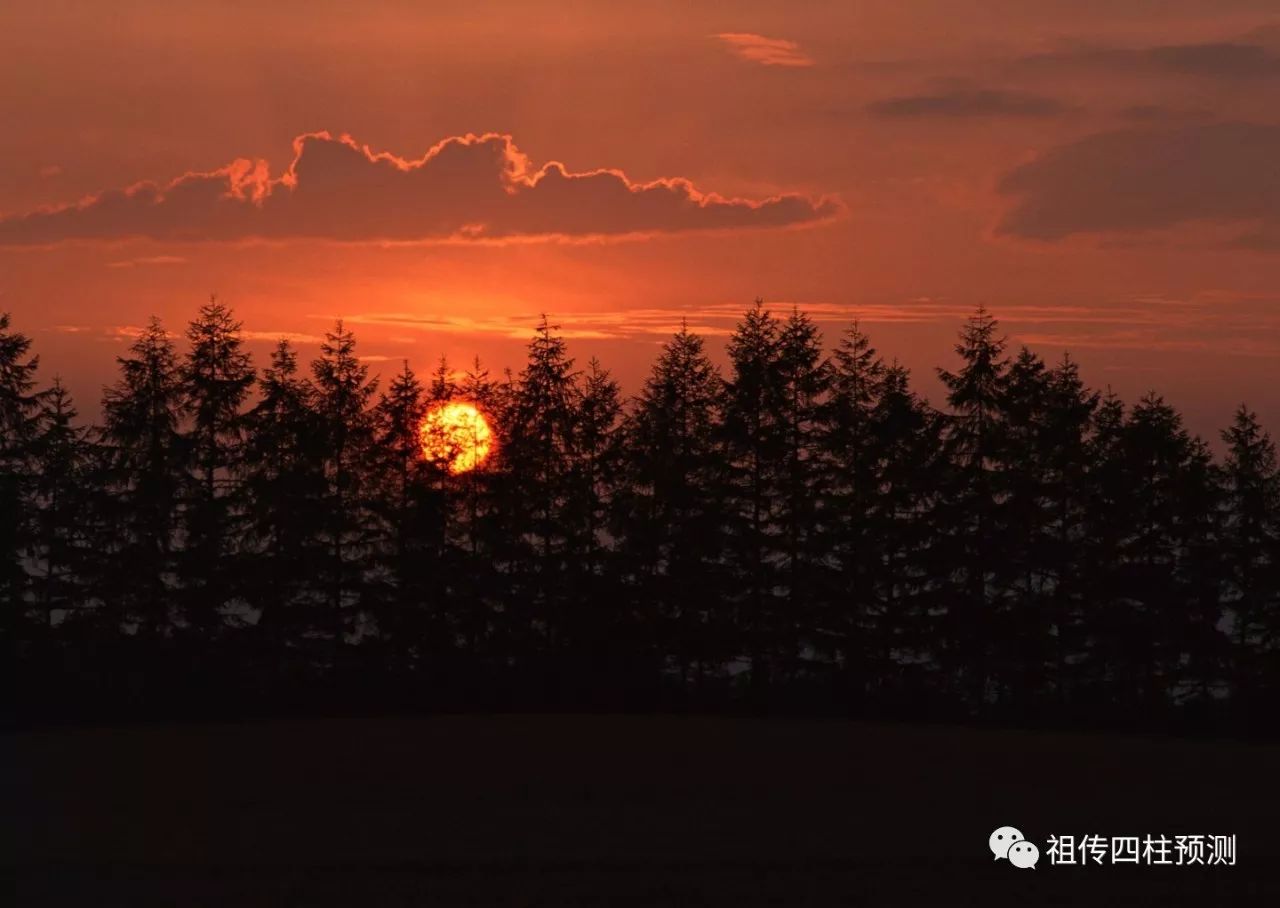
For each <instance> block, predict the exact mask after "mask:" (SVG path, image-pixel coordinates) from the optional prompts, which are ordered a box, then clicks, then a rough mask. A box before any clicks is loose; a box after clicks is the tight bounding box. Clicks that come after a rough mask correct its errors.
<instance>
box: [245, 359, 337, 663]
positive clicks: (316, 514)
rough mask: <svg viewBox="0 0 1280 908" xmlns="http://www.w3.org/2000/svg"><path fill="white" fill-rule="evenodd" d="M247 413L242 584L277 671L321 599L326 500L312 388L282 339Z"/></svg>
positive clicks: (306, 630)
mask: <svg viewBox="0 0 1280 908" xmlns="http://www.w3.org/2000/svg"><path fill="white" fill-rule="evenodd" d="M259 392H260V398H259V400H258V403H257V404H256V405H255V406H254V407H253V409H252V410H250V412H249V414H248V417H247V420H246V422H247V428H248V432H247V437H246V447H245V457H244V459H243V461H242V465H243V471H244V474H243V481H244V486H245V492H246V527H245V536H246V538H245V545H244V547H245V548H246V549H247V550H248V551H247V553H246V554H247V555H248V561H247V566H246V567H247V571H246V574H247V576H246V581H245V587H246V589H247V590H248V591H249V601H250V604H251V606H252V607H253V608H254V609H255V610H256V611H257V613H258V620H257V623H256V628H257V631H258V636H259V637H260V638H261V641H262V644H263V647H264V649H265V651H266V655H267V657H268V658H269V659H272V660H274V662H275V663H276V664H275V665H273V666H272V668H271V670H270V673H275V671H278V669H279V667H281V666H280V663H282V662H283V661H284V659H283V657H284V655H285V647H286V646H288V645H297V644H300V643H301V642H302V638H303V636H304V635H306V634H308V633H310V632H311V631H313V630H322V629H323V628H322V627H312V623H313V622H314V619H315V616H316V613H317V612H318V611H319V609H320V607H321V603H322V601H323V599H322V598H319V597H317V596H316V595H315V589H314V582H315V578H316V576H317V572H318V571H319V569H320V565H319V561H320V559H321V558H322V557H323V556H324V554H326V553H324V552H320V551H318V550H317V546H316V545H315V544H314V539H315V534H316V528H317V526H318V525H319V523H320V521H321V519H322V515H323V509H324V503H325V492H326V485H325V477H324V471H323V456H322V449H321V445H320V442H319V426H318V424H317V420H316V417H315V414H314V412H313V410H312V399H313V397H314V395H315V388H314V387H312V385H311V383H310V382H309V381H307V380H306V379H305V378H301V377H299V375H298V357H297V353H296V352H295V351H294V350H293V348H292V347H291V346H290V344H289V342H288V341H286V340H281V341H280V342H279V343H278V344H277V345H276V347H275V349H274V350H272V353H271V361H270V365H268V366H267V368H266V369H265V370H264V371H263V373H262V378H261V381H260V382H259Z"/></svg>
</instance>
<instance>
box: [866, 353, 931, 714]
mask: <svg viewBox="0 0 1280 908" xmlns="http://www.w3.org/2000/svg"><path fill="white" fill-rule="evenodd" d="M869 418H870V428H869V435H870V437H871V446H870V450H869V451H868V452H867V453H868V454H869V457H868V459H869V460H870V462H871V466H870V468H869V469H867V470H866V471H865V472H866V473H867V474H869V475H868V476H867V477H866V479H867V484H868V486H869V488H868V489H867V490H866V491H865V492H864V493H863V494H862V495H861V496H860V502H861V504H862V506H863V507H864V508H865V515H866V516H865V518H864V519H865V522H866V527H865V531H864V532H862V533H861V534H860V535H859V537H858V538H857V539H856V540H855V541H856V542H857V543H859V544H860V545H861V547H862V549H863V555H862V556H861V558H860V564H861V566H862V574H861V576H860V578H859V579H860V581H861V582H862V583H863V584H864V585H865V586H866V588H867V591H866V593H864V594H861V595H860V597H859V601H860V602H862V603H864V606H863V607H862V610H861V612H860V613H859V614H857V615H856V617H857V619H858V626H857V628H856V630H857V631H860V632H861V635H862V638H863V639H862V641H861V645H860V646H859V647H857V649H855V651H854V655H855V657H857V658H861V659H862V660H864V661H865V663H866V666H867V669H866V672H865V677H866V678H867V684H868V687H869V688H870V692H871V693H873V694H879V701H880V703H881V704H882V705H885V706H888V707H891V708H892V707H895V706H900V705H902V708H908V709H915V708H919V705H920V703H921V698H922V696H925V697H932V696H934V695H935V693H936V691H937V688H938V687H939V685H938V684H937V683H936V678H935V674H936V669H937V667H938V666H939V663H940V662H941V661H942V660H941V658H940V655H944V654H940V653H939V647H940V645H942V646H945V637H944V636H943V634H942V633H941V631H945V630H946V628H945V626H944V627H941V628H940V627H939V626H938V621H937V615H939V614H942V615H944V616H945V615H946V611H945V609H944V608H940V607H939V594H941V595H942V596H947V595H948V594H949V590H948V589H947V587H946V585H945V584H943V583H940V582H939V578H938V577H937V576H936V575H935V574H934V573H933V568H934V566H935V565H936V564H938V563H939V561H938V560H937V559H936V556H935V549H937V548H938V547H939V543H938V539H937V536H936V528H937V524H936V522H935V514H934V511H935V509H936V508H937V506H938V500H937V499H938V491H937V490H938V489H939V487H940V486H942V478H943V477H945V476H946V472H947V470H948V468H949V464H948V463H947V461H946V459H945V456H944V455H943V454H941V453H940V452H941V451H942V450H943V432H944V425H945V424H944V420H943V419H942V418H941V417H940V415H939V414H937V413H936V412H935V411H934V410H933V409H932V408H931V407H930V406H929V404H928V402H927V401H925V400H923V399H921V398H920V397H918V396H917V395H916V394H915V392H913V391H912V390H911V376H910V373H909V372H908V371H907V370H906V369H905V368H904V367H902V366H900V365H899V364H898V363H896V362H894V363H893V364H891V365H890V366H888V367H887V368H886V369H885V370H884V377H883V380H882V382H881V383H880V388H879V396H878V399H877V400H876V403H875V406H874V408H873V409H872V411H871V413H870V414H869ZM941 563H946V561H945V560H943V561H942V562H941ZM943 601H944V602H945V600H943ZM940 640H941V644H940ZM877 688H878V690H877Z"/></svg>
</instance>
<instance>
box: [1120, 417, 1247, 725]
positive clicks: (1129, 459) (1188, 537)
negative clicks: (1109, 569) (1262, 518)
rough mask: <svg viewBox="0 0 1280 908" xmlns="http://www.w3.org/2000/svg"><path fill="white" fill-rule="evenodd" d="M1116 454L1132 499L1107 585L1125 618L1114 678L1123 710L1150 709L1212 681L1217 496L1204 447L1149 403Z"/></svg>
mask: <svg viewBox="0 0 1280 908" xmlns="http://www.w3.org/2000/svg"><path fill="white" fill-rule="evenodd" d="M1121 456H1122V458H1123V460H1122V464H1123V469H1124V478H1125V480H1126V481H1127V483H1128V485H1129V487H1130V489H1131V490H1132V491H1131V494H1130V500H1129V504H1130V511H1129V517H1128V533H1127V534H1126V536H1125V538H1123V539H1122V540H1121V542H1120V548H1119V552H1120V559H1121V565H1120V571H1119V575H1118V578H1117V583H1116V589H1117V591H1118V592H1119V594H1120V596H1121V597H1122V602H1123V603H1124V605H1125V606H1127V609H1126V610H1127V612H1128V618H1129V620H1128V623H1127V627H1126V628H1125V629H1124V630H1125V633H1124V635H1123V637H1122V638H1121V639H1120V643H1121V645H1122V646H1123V647H1124V651H1123V653H1122V654H1121V658H1122V659H1123V661H1124V664H1125V665H1126V666H1127V672H1126V674H1127V677H1124V678H1122V679H1119V680H1120V684H1121V685H1122V687H1121V691H1123V692H1132V699H1131V701H1130V702H1129V703H1128V704H1127V705H1128V706H1131V707H1134V708H1151V709H1158V708H1160V707H1161V706H1165V705H1167V704H1168V703H1170V702H1173V701H1176V700H1181V699H1184V698H1186V697H1188V696H1193V695H1194V696H1199V697H1202V698H1203V697H1205V696H1207V695H1208V693H1209V692H1208V688H1209V687H1211V686H1212V685H1213V684H1214V683H1215V682H1217V681H1218V680H1219V677H1218V675H1219V674H1220V673H1221V664H1220V662H1221V655H1222V654H1221V648H1220V640H1219V634H1218V631H1217V630H1216V627H1217V624H1218V620H1219V618H1220V617H1221V616H1220V605H1219V600H1218V580H1219V578H1218V577H1217V575H1216V567H1215V565H1214V564H1213V557H1212V554H1211V552H1210V551H1209V548H1210V547H1211V545H1212V528H1211V526H1210V525H1209V523H1208V520H1209V518H1210V517H1211V515H1212V514H1213V513H1214V512H1215V511H1216V508H1217V504H1216V497H1217V496H1216V489H1215V483H1214V476H1213V472H1212V469H1211V467H1212V464H1211V459H1210V457H1209V453H1208V450H1207V448H1206V447H1205V445H1204V444H1203V442H1201V441H1200V440H1199V439H1196V438H1192V437H1191V436H1190V435H1188V433H1187V431H1186V430H1185V429H1184V428H1183V426H1182V419H1181V417H1180V416H1179V415H1178V413H1177V412H1176V411H1175V410H1174V409H1173V408H1172V407H1170V406H1169V405H1168V404H1166V403H1165V402H1164V400H1163V399H1162V398H1160V397H1159V396H1158V395H1155V394H1148V395H1146V396H1145V397H1143V398H1142V399H1141V400H1140V401H1139V402H1138V404H1137V405H1136V406H1135V407H1134V408H1133V411H1132V412H1131V413H1130V414H1129V419H1128V421H1127V422H1126V423H1125V426H1124V428H1123V430H1122V433H1121Z"/></svg>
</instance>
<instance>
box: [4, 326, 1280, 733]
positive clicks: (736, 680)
mask: <svg viewBox="0 0 1280 908" xmlns="http://www.w3.org/2000/svg"><path fill="white" fill-rule="evenodd" d="M30 348H31V342H30V340H29V339H28V338H26V337H25V336H24V335H22V334H20V333H17V332H14V331H11V330H10V328H9V319H8V317H7V316H6V317H4V318H0V429H3V435H2V436H0V496H3V498H2V503H3V506H4V508H5V516H6V518H7V519H6V520H5V522H4V524H3V535H0V543H3V552H2V554H3V563H2V564H0V587H2V589H0V593H2V595H3V602H2V603H0V606H2V607H3V608H5V610H6V611H5V615H4V619H3V629H4V633H5V634H6V635H7V639H9V640H10V641H11V642H12V643H13V644H15V645H14V646H12V647H11V650H12V652H13V653H14V667H15V672H16V675H17V678H18V681H19V687H20V689H21V690H22V691H23V692H24V694H23V698H24V699H23V703H24V709H26V710H28V711H30V712H31V713H32V714H33V715H37V714H46V713H47V714H52V715H65V714H77V713H85V712H88V713H90V714H95V713H96V714H106V715H124V716H130V715H138V714H154V713H155V712H157V711H160V712H168V713H170V714H194V715H200V714H203V713H204V712H211V711H214V710H220V711H223V712H226V711H233V712H234V711H236V710H243V711H250V710H258V709H275V710H283V711H291V710H295V709H331V708H370V709H381V708H409V709H422V708H436V707H445V708H463V707H477V706H478V707H482V708H486V709H487V708H502V709H506V708H548V707H562V706H567V707H583V706H590V707H605V708H617V707H630V706H636V705H638V706H643V707H651V706H677V707H679V708H699V709H708V708H714V709H726V708H727V709H736V708H750V709H753V710H765V709H770V710H833V711H839V712H843V713H850V714H855V715H885V716H900V717H910V716H919V715H922V714H924V715H929V716H932V717H941V718H949V719H973V718H979V719H986V718H1001V719H1006V720H1008V719H1022V718H1024V717H1027V716H1035V717H1037V721H1042V722H1046V723H1049V722H1079V721H1088V722H1092V723H1107V724H1122V725H1125V726H1128V727H1146V726H1149V725H1156V724H1160V723H1165V722H1176V723H1182V724H1184V725H1187V726H1188V727H1195V728H1210V729H1218V728H1223V727H1228V728H1233V729H1240V730H1245V731H1251V732H1261V733H1265V734H1272V733H1274V731H1275V725H1274V713H1275V706H1276V702H1277V698H1278V697H1280V517H1278V516H1277V515H1278V513H1280V511H1278V508H1280V467H1278V465H1277V456H1276V450H1275V445H1274V443H1273V442H1272V440H1271V438H1270V436H1269V435H1268V434H1267V432H1266V431H1265V430H1264V429H1263V427H1262V425H1261V424H1260V423H1259V420H1258V418H1257V416H1256V415H1255V414H1254V413H1252V412H1251V411H1249V410H1248V409H1247V408H1244V407H1241V408H1240V409H1239V410H1238V411H1237V412H1236V413H1235V415H1234V421H1233V422H1232V424H1231V426H1230V427H1228V428H1227V429H1226V430H1225V431H1224V432H1223V433H1222V440H1223V443H1224V445H1225V455H1224V456H1223V458H1222V459H1221V460H1220V461H1217V462H1215V460H1214V458H1213V456H1212V455H1211V452H1210V450H1209V448H1208V446H1207V445H1206V444H1205V443H1204V442H1203V441H1202V440H1200V439H1198V438H1195V437H1193V436H1191V435H1190V433H1188V432H1187V430H1186V428H1185V427H1184V426H1183V424H1182V419H1181V416H1180V415H1179V414H1178V412H1177V411H1176V410H1175V409H1174V408H1173V407H1171V406H1170V405H1169V404H1168V403H1166V402H1165V401H1164V400H1163V399H1162V398H1160V397H1159V396H1158V395H1156V394H1154V393H1152V394H1148V395H1147V396H1145V397H1143V398H1142V399H1141V400H1139V401H1138V402H1137V403H1136V404H1135V405H1134V406H1133V407H1132V408H1126V406H1125V404H1124V403H1123V402H1122V401H1121V400H1120V399H1119V397H1117V396H1116V395H1115V394H1113V393H1111V392H1110V391H1107V392H1105V393H1099V392H1096V391H1093V390H1091V389H1090V388H1089V387H1087V385H1086V384H1085V382H1084V379H1083V378H1082V376H1081V374H1080V371H1079V368H1078V367H1077V365H1076V363H1075V362H1074V361H1072V360H1071V359H1070V358H1067V357H1064V358H1063V359H1062V360H1061V361H1060V362H1059V363H1058V364H1057V365H1055V366H1052V367H1050V366H1047V365H1046V364H1045V362H1044V361H1043V360H1042V359H1041V358H1040V357H1039V356H1038V355H1037V354H1036V353H1034V352H1032V351H1030V350H1028V349H1025V348H1023V349H1020V350H1018V351H1017V352H1016V353H1014V354H1012V355H1011V356H1006V353H1005V349H1006V343H1005V340H1004V339H1003V337H1001V336H1000V334H999V328H998V325H997V323H996V321H995V319H994V318H993V317H992V316H991V315H990V314H989V313H987V312H986V311H985V310H981V309H980V310H979V311H978V312H977V313H975V314H974V316H973V317H972V318H970V319H969V320H968V321H967V322H966V323H965V324H964V326H963V327H962V329H961V334H960V341H959V344H958V345H957V347H956V352H957V354H958V357H959V364H958V366H957V367H955V368H954V369H944V370H940V371H939V377H940V378H941V380H942V383H943V386H944V388H945V391H946V400H945V403H944V404H943V405H942V407H941V409H935V408H934V407H933V406H931V405H930V404H929V402H928V401H926V400H924V399H923V398H921V396H920V395H919V394H918V393H917V392H916V391H915V390H914V389H913V388H912V383H911V376H910V375H909V373H908V372H907V370H906V369H904V368H903V367H901V366H900V365H898V364H897V363H886V362H885V361H884V360H883V359H882V358H881V356H880V355H879V354H878V353H877V351H876V350H875V348H874V346H873V345H872V343H871V339H870V338H869V337H868V336H867V335H866V333H865V332H864V331H863V330H862V329H861V328H860V327H859V326H858V325H857V323H856V322H855V323H854V325H853V326H852V327H851V328H850V329H848V330H847V331H846V332H845V333H844V334H842V335H841V337H840V338H839V339H838V341H837V343H836V345H835V347H834V349H833V350H832V351H831V352H830V355H829V356H828V355H827V354H826V352H825V351H824V347H823V343H822V338H821V335H820V333H819V331H818V329H817V327H816V326H815V324H814V323H813V322H812V321H811V320H810V319H809V318H808V317H807V316H806V315H804V314H803V313H801V312H799V311H798V310H793V311H792V313H791V314H790V315H789V316H787V317H786V318H783V319H778V318H775V317H774V316H773V315H772V314H771V313H770V312H769V311H768V309H767V308H766V307H765V306H764V304H763V302H762V301H757V302H756V304H755V305H754V306H752V307H751V308H750V309H748V310H747V312H746V313H745V314H744V315H743V317H742V319H741V321H740V322H739V323H738V325H737V327H736V329H735V331H734V332H733V334H732V336H731V337H730V338H729V341H728V344H727V346H726V353H727V357H728V369H727V370H726V373H725V376H724V377H722V376H721V374H720V372H719V370H718V369H717V368H716V366H715V365H714V364H713V362H712V359H711V358H710V356H709V354H708V352H707V349H706V344H705V342H704V341H703V339H702V338H701V337H699V336H697V335H696V334H694V333H693V332H691V331H690V330H689V329H688V326H687V325H682V326H681V328H680V330H679V331H677V332H676V333H675V335H674V336H673V337H671V338H670V339H669V340H668V341H667V343H666V344H665V345H664V346H663V347H662V350H661V353H660V354H659V356H658V358H657V360H656V362H655V363H654V365H653V368H652V370H651V372H650V374H649V376H648V377H647V379H646V380H645V382H644V384H643V386H642V387H641V388H640V389H639V392H638V393H637V395H636V396H635V398H634V399H633V400H630V401H624V400H623V398H622V393H621V390H620V388H619V386H618V384H617V383H616V382H615V381H614V379H613V378H612V377H611V376H610V374H609V372H608V370H607V369H606V368H605V367H604V366H603V365H601V364H600V363H599V362H598V361H597V360H595V359H591V360H589V361H588V364H587V367H586V369H585V370H583V371H578V370H576V369H575V367H574V360H573V359H572V357H571V356H570V355H569V351H568V348H567V345H566V343H565V341H564V338H563V337H562V336H561V335H560V333H559V331H558V329H557V328H556V327H555V326H553V325H552V324H550V323H549V321H548V320H547V319H546V318H545V317H544V318H543V319H542V320H541V321H540V323H539V324H538V325H537V327H536V329H535V331H534V335H533V338H532V340H531V342H530V344H529V347H528V351H527V352H528V359H527V362H526V363H525V366H524V368H522V369H521V370H520V371H519V373H518V374H514V375H513V374H512V373H511V372H507V373H506V375H505V377H504V378H503V379H501V380H494V379H493V378H491V377H490V374H489V372H488V371H487V370H485V369H484V368H483V367H482V366H481V365H480V363H479V361H476V362H474V364H473V365H472V367H471V368H470V369H468V370H467V371H466V372H465V373H464V374H462V375H461V376H459V375H458V374H456V373H455V372H454V371H453V370H452V369H451V368H450V367H449V364H448V363H447V362H445V361H444V360H441V361H440V362H439V365H438V367H437V368H436V369H435V370H434V372H433V374H432V376H431V378H430V379H429V380H428V381H426V382H425V383H424V382H423V381H421V380H420V379H419V378H418V377H417V375H415V373H414V371H413V369H412V368H411V367H410V365H409V363H408V362H405V363H403V364H402V365H401V366H400V368H399V369H398V370H397V371H396V372H395V373H394V374H393V375H391V376H390V380H389V381H388V383H387V384H386V386H385V390H384V391H382V393H379V382H378V379H377V377H374V376H371V375H370V374H369V368H368V366H367V365H366V364H365V363H364V362H362V361H361V359H360V358H359V356H358V355H357V352H356V341H355V337H354V336H353V335H352V334H351V332H349V331H348V330H346V328H345V327H344V326H343V325H342V324H341V323H339V324H338V325H337V326H336V327H335V329H334V330H333V331H332V332H330V333H329V334H328V335H327V336H326V339H325V341H324V343H323V344H321V347H320V355H319V356H318V357H317V358H316V359H315V360H314V361H313V362H312V363H311V369H310V375H309V376H308V377H304V376H303V375H302V374H301V373H300V370H299V366H298V355H297V353H296V352H295V351H294V350H293V348H292V347H291V346H290V344H289V343H288V342H287V341H281V342H280V343H278V344H277V345H276V346H275V348H274V349H273V351H272V353H271V355H270V359H269V362H268V363H267V364H266V366H265V368H263V369H262V371H261V373H260V374H256V371H255V370H254V368H253V365H252V363H251V361H250V360H249V357H248V354H247V352H246V350H245V349H244V343H243V334H242V332H241V329H240V325H239V323H238V322H237V321H236V320H235V319H234V317H233V315H232V313H231V312H230V310H229V309H227V308H226V307H225V306H222V305H221V304H219V303H217V302H216V301H211V302H210V303H209V304H207V305H206V306H204V307H202V308H201V309H200V310H199V312H198V313H197V315H196V318H195V320H194V321H193V322H192V323H191V324H190V326H189V328H188V331H187V333H186V345H185V348H184V349H183V351H182V352H181V353H180V352H179V351H178V350H176V349H175V346H174V344H173V342H172V340H171V339H170V337H169V336H168V335H167V334H166V332H165V331H164V329H163V327H162V326H161V325H160V324H159V322H156V321H154V320H153V321H152V322H151V323H150V324H149V325H148V326H147V327H146V328H145V329H143V330H142V331H141V332H140V333H139V335H138V337H137V338H136V340H135V341H134V342H133V343H132V345H131V346H130V348H129V350H128V352H127V354H126V355H125V356H122V357H121V358H120V359H119V376H118V378H117V380H116V381H115V383H114V384H113V385H112V386H111V387H109V388H108V389H107V390H106V393H105V396H104V400H103V416H102V424H101V426H99V427H86V426H83V425H80V424H78V417H77V415H76V410H75V408H74V406H73V404H72V401H71V399H70V396H69V395H68V393H67V391H66V389H65V388H64V387H63V386H62V384H61V383H60V382H59V381H58V380H57V379H54V381H53V382H52V384H51V386H49V387H48V388H44V389H39V388H38V386H37V381H36V379H37V372H36V364H37V361H36V358H35V357H34V356H33V355H32V354H31V350H30ZM451 403H452V404H458V403H467V404H470V405H472V406H475V407H476V408H478V409H479V410H480V411H481V412H482V413H483V414H484V416H485V417H486V419H487V420H488V422H489V423H490V425H491V427H492V429H493V432H494V438H493V446H492V450H491V452H490V453H489V455H488V457H487V458H486V459H484V460H483V461H482V462H479V463H472V462H468V463H467V466H468V467H471V468H470V469H459V468H458V464H459V463H460V461H459V460H458V459H457V458H455V457H452V456H433V455H432V452H433V451H435V450H436V448H435V446H434V444H432V443H430V442H431V439H430V438H427V439H424V437H423V435H422V432H423V427H424V425H430V424H431V423H430V421H429V420H427V421H424V416H425V415H426V414H427V413H428V412H430V411H431V408H433V407H440V406H442V405H445V404H451ZM424 441H425V442H427V443H426V444H425V445H424ZM455 442H457V439H455ZM463 442H464V443H465V439H464V440H463ZM437 453H438V452H437ZM451 453H456V452H448V451H446V452H445V454H446V455H448V454H451Z"/></svg>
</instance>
